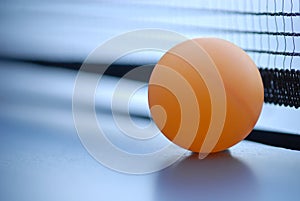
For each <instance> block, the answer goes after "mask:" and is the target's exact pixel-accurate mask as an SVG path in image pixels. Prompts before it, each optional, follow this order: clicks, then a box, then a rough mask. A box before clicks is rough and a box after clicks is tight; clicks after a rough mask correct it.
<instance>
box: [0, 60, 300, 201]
mask: <svg viewBox="0 0 300 201" xmlns="http://www.w3.org/2000/svg"><path fill="white" fill-rule="evenodd" d="M11 65H12V64H11V63H9V62H8V63H5V62H2V63H1V69H0V77H1V80H0V96H1V99H0V149H1V151H0V200H3V201H4V200H5V201H13V200H18V201H21V200H24V201H25V200H26V201H27V200H28V201H34V200H44V201H47V200H49V201H50V200H51V201H53V200H74V201H75V200H128V201H134V200H143V201H150V200H164V201H166V200H170V201H171V200H172V201H174V200H264V201H265V200H272V201H274V200H295V201H296V200H299V197H300V173H299V167H300V153H299V152H297V151H292V150H287V149H282V148H277V147H271V146H267V145H262V144H258V143H254V142H249V141H242V142H240V143H239V144H237V145H235V146H233V147H232V148H230V149H229V150H228V151H224V152H221V153H217V154H212V155H210V156H208V157H207V158H205V159H204V160H199V159H198V157H197V155H194V154H190V155H186V156H184V157H183V158H182V159H181V160H180V161H178V162H176V163H175V164H173V165H171V166H170V167H168V168H165V169H163V170H161V171H158V172H154V173H151V174H142V175H132V174H125V173H120V172H116V171H114V170H111V169H109V168H107V167H104V166H103V165H102V164H100V163H99V162H97V161H96V160H95V159H94V158H93V157H92V156H91V155H89V153H88V152H87V150H86V149H85V148H84V146H83V145H82V144H81V142H80V140H79V137H78V135H77V132H76V129H75V126H74V122H73V117H72V90H73V86H74V79H75V76H76V72H74V71H71V70H63V69H57V68H56V69H47V68H35V67H34V66H33V65H29V64H26V65H25V64H21V63H14V64H13V65H14V66H17V67H14V68H12V67H11ZM62 80H63V81H62ZM104 105H105V103H103V105H102V106H103V107H104ZM99 107H101V104H100V106H99ZM103 115H104V119H105V118H106V119H107V123H106V124H105V125H106V127H107V128H108V129H111V132H112V135H115V134H117V133H118V132H120V131H118V129H117V128H116V127H115V126H114V124H113V123H109V121H110V114H109V113H107V112H106V113H105V112H104V113H103ZM117 143H118V142H117ZM119 143H122V142H119ZM162 143H165V142H162ZM123 144H124V147H122V148H123V149H133V148H132V147H126V146H129V145H128V144H126V143H123ZM154 146H157V145H154ZM136 149H137V150H131V151H138V149H139V148H138V146H137V148H136ZM105 154H107V155H108V156H109V155H110V153H105ZM111 157H113V156H111ZM166 157H167V156H166Z"/></svg>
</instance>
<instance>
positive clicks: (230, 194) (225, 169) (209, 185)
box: [155, 151, 257, 201]
mask: <svg viewBox="0 0 300 201" xmlns="http://www.w3.org/2000/svg"><path fill="white" fill-rule="evenodd" d="M156 185H157V188H156V192H155V200H164V201H168V200H170V201H171V200H172V201H176V200H189V201H192V200H197V201H198V200H205V201H208V200H230V201H232V200H238V201H240V200H255V198H256V197H257V184H256V179H255V176H254V174H253V173H252V171H251V169H250V168H249V167H248V166H247V165H246V164H244V163H243V162H242V161H240V160H238V159H236V158H234V157H232V156H231V154H230V152H229V151H224V152H220V153H215V154H211V155H209V156H208V157H206V158H205V159H203V160H200V159H198V155H197V154H192V155H191V156H188V157H187V158H185V159H184V160H182V161H180V162H178V163H176V164H174V165H172V166H171V167H169V168H167V169H165V170H163V171H161V172H160V174H159V175H158V177H157V183H156Z"/></svg>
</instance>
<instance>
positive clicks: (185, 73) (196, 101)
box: [148, 38, 264, 153]
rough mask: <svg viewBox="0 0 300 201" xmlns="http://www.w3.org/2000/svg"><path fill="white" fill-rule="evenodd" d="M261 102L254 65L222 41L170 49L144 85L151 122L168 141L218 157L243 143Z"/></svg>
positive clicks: (205, 40) (193, 42) (200, 41)
mask: <svg viewBox="0 0 300 201" xmlns="http://www.w3.org/2000/svg"><path fill="white" fill-rule="evenodd" d="M263 99H264V90H263V84H262V79H261V76H260V73H259V71H258V69H257V67H256V65H255V63H254V62H253V61H252V59H251V58H250V57H249V56H248V55H247V53H246V52H244V51H243V50H242V49H241V48H239V47H237V46H236V45H234V44H232V43H230V42H228V41H225V40H223V39H217V38H196V39H192V40H187V41H185V42H182V43H180V44H178V45H176V46H175V47H173V48H171V49H170V50H169V51H167V52H166V53H165V54H164V55H163V56H162V58H161V59H160V60H159V62H158V63H157V64H156V66H155V68H154V70H153V72H152V74H151V76H150V80H149V88H148V101H149V107H150V111H151V115H152V118H153V120H154V122H155V123H156V125H157V126H158V128H159V129H160V130H161V131H162V133H163V134H164V135H165V136H166V137H167V138H168V139H169V140H171V141H172V142H174V143H175V144H177V145H179V146H180V147H183V148H185V149H189V150H191V151H193V152H199V153H210V152H218V151H222V150H225V149H227V148H229V147H231V146H233V145H235V144H236V143H238V142H240V141H241V140H243V139H244V138H245V137H246V136H247V135H248V134H249V133H250V132H251V130H252V129H253V128H254V126H255V124H256V122H257V120H258V117H259V115H260V113H261V109H262V105H263Z"/></svg>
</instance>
